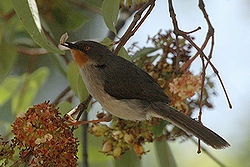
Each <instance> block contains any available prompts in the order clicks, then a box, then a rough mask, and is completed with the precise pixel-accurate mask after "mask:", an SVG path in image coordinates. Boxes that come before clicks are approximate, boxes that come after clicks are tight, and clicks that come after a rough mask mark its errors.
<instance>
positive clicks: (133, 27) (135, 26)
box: [114, 0, 156, 54]
mask: <svg viewBox="0 0 250 167" xmlns="http://www.w3.org/2000/svg"><path fill="white" fill-rule="evenodd" d="M155 1H156V0H149V1H148V2H147V3H145V4H144V5H143V6H142V7H141V8H140V9H139V10H138V12H136V14H135V16H134V20H133V21H132V23H131V24H130V25H129V27H128V29H127V31H126V32H125V33H124V34H123V36H122V37H121V39H120V41H119V44H118V46H117V47H116V49H115V51H114V53H115V54H118V52H119V50H120V49H121V48H122V47H123V46H124V45H125V43H126V42H127V41H128V40H129V38H130V37H131V36H133V35H134V34H135V32H136V31H137V30H138V29H139V27H140V26H141V25H142V23H143V22H144V21H145V19H146V18H147V16H148V15H149V14H150V13H151V11H152V10H153V8H154V6H155ZM149 6H150V7H149ZM148 7H149V9H148V10H147V12H146V14H145V15H144V16H143V18H142V19H141V15H142V13H143V12H144V11H145V10H146V9H147V8H148ZM140 19H141V20H140ZM139 20H140V22H139V23H138V24H137V22H138V21H139Z"/></svg>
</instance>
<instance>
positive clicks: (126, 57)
mask: <svg viewBox="0 0 250 167" xmlns="http://www.w3.org/2000/svg"><path fill="white" fill-rule="evenodd" d="M118 56H121V57H123V58H124V59H127V60H129V61H130V60H131V57H130V56H129V55H128V52H127V51H126V49H125V48H124V47H122V48H121V49H120V51H119V53H118Z"/></svg>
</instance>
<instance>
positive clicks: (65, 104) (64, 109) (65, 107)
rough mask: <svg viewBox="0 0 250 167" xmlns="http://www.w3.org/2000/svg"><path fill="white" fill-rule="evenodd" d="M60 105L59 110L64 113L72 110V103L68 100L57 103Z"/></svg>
mask: <svg viewBox="0 0 250 167" xmlns="http://www.w3.org/2000/svg"><path fill="white" fill-rule="evenodd" d="M57 107H59V112H60V113H61V114H62V115H64V114H66V113H68V112H69V111H70V110H72V105H71V104H70V103H69V102H68V101H63V102H61V103H59V104H58V105H57Z"/></svg>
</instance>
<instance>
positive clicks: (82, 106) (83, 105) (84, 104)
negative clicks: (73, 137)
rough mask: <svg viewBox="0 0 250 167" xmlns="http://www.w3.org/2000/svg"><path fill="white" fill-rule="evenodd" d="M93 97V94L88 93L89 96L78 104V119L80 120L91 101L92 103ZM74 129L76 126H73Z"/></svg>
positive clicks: (76, 111)
mask: <svg viewBox="0 0 250 167" xmlns="http://www.w3.org/2000/svg"><path fill="white" fill-rule="evenodd" d="M91 99H92V96H91V95H88V97H87V98H86V99H85V100H84V101H83V102H82V103H80V104H79V105H78V106H77V108H76V110H75V111H74V112H75V113H78V115H77V117H76V121H79V119H80V117H81V115H82V113H83V112H84V111H86V110H87V108H88V106H89V103H90V101H91ZM74 129H75V127H74V126H73V127H72V131H74Z"/></svg>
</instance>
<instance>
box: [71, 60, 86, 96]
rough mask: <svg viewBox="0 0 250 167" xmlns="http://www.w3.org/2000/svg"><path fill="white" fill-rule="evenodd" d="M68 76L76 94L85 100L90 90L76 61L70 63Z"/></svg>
mask: <svg viewBox="0 0 250 167" xmlns="http://www.w3.org/2000/svg"><path fill="white" fill-rule="evenodd" d="M67 78H68V80H69V83H70V87H71V89H72V90H73V92H74V93H75V95H76V96H77V97H78V98H79V99H80V101H83V100H84V99H85V98H86V97H87V96H88V91H87V89H86V86H85V84H84V82H83V80H82V77H81V75H80V73H79V70H78V67H77V65H76V63H75V62H74V61H72V62H71V63H70V64H69V65H68V71H67Z"/></svg>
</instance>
